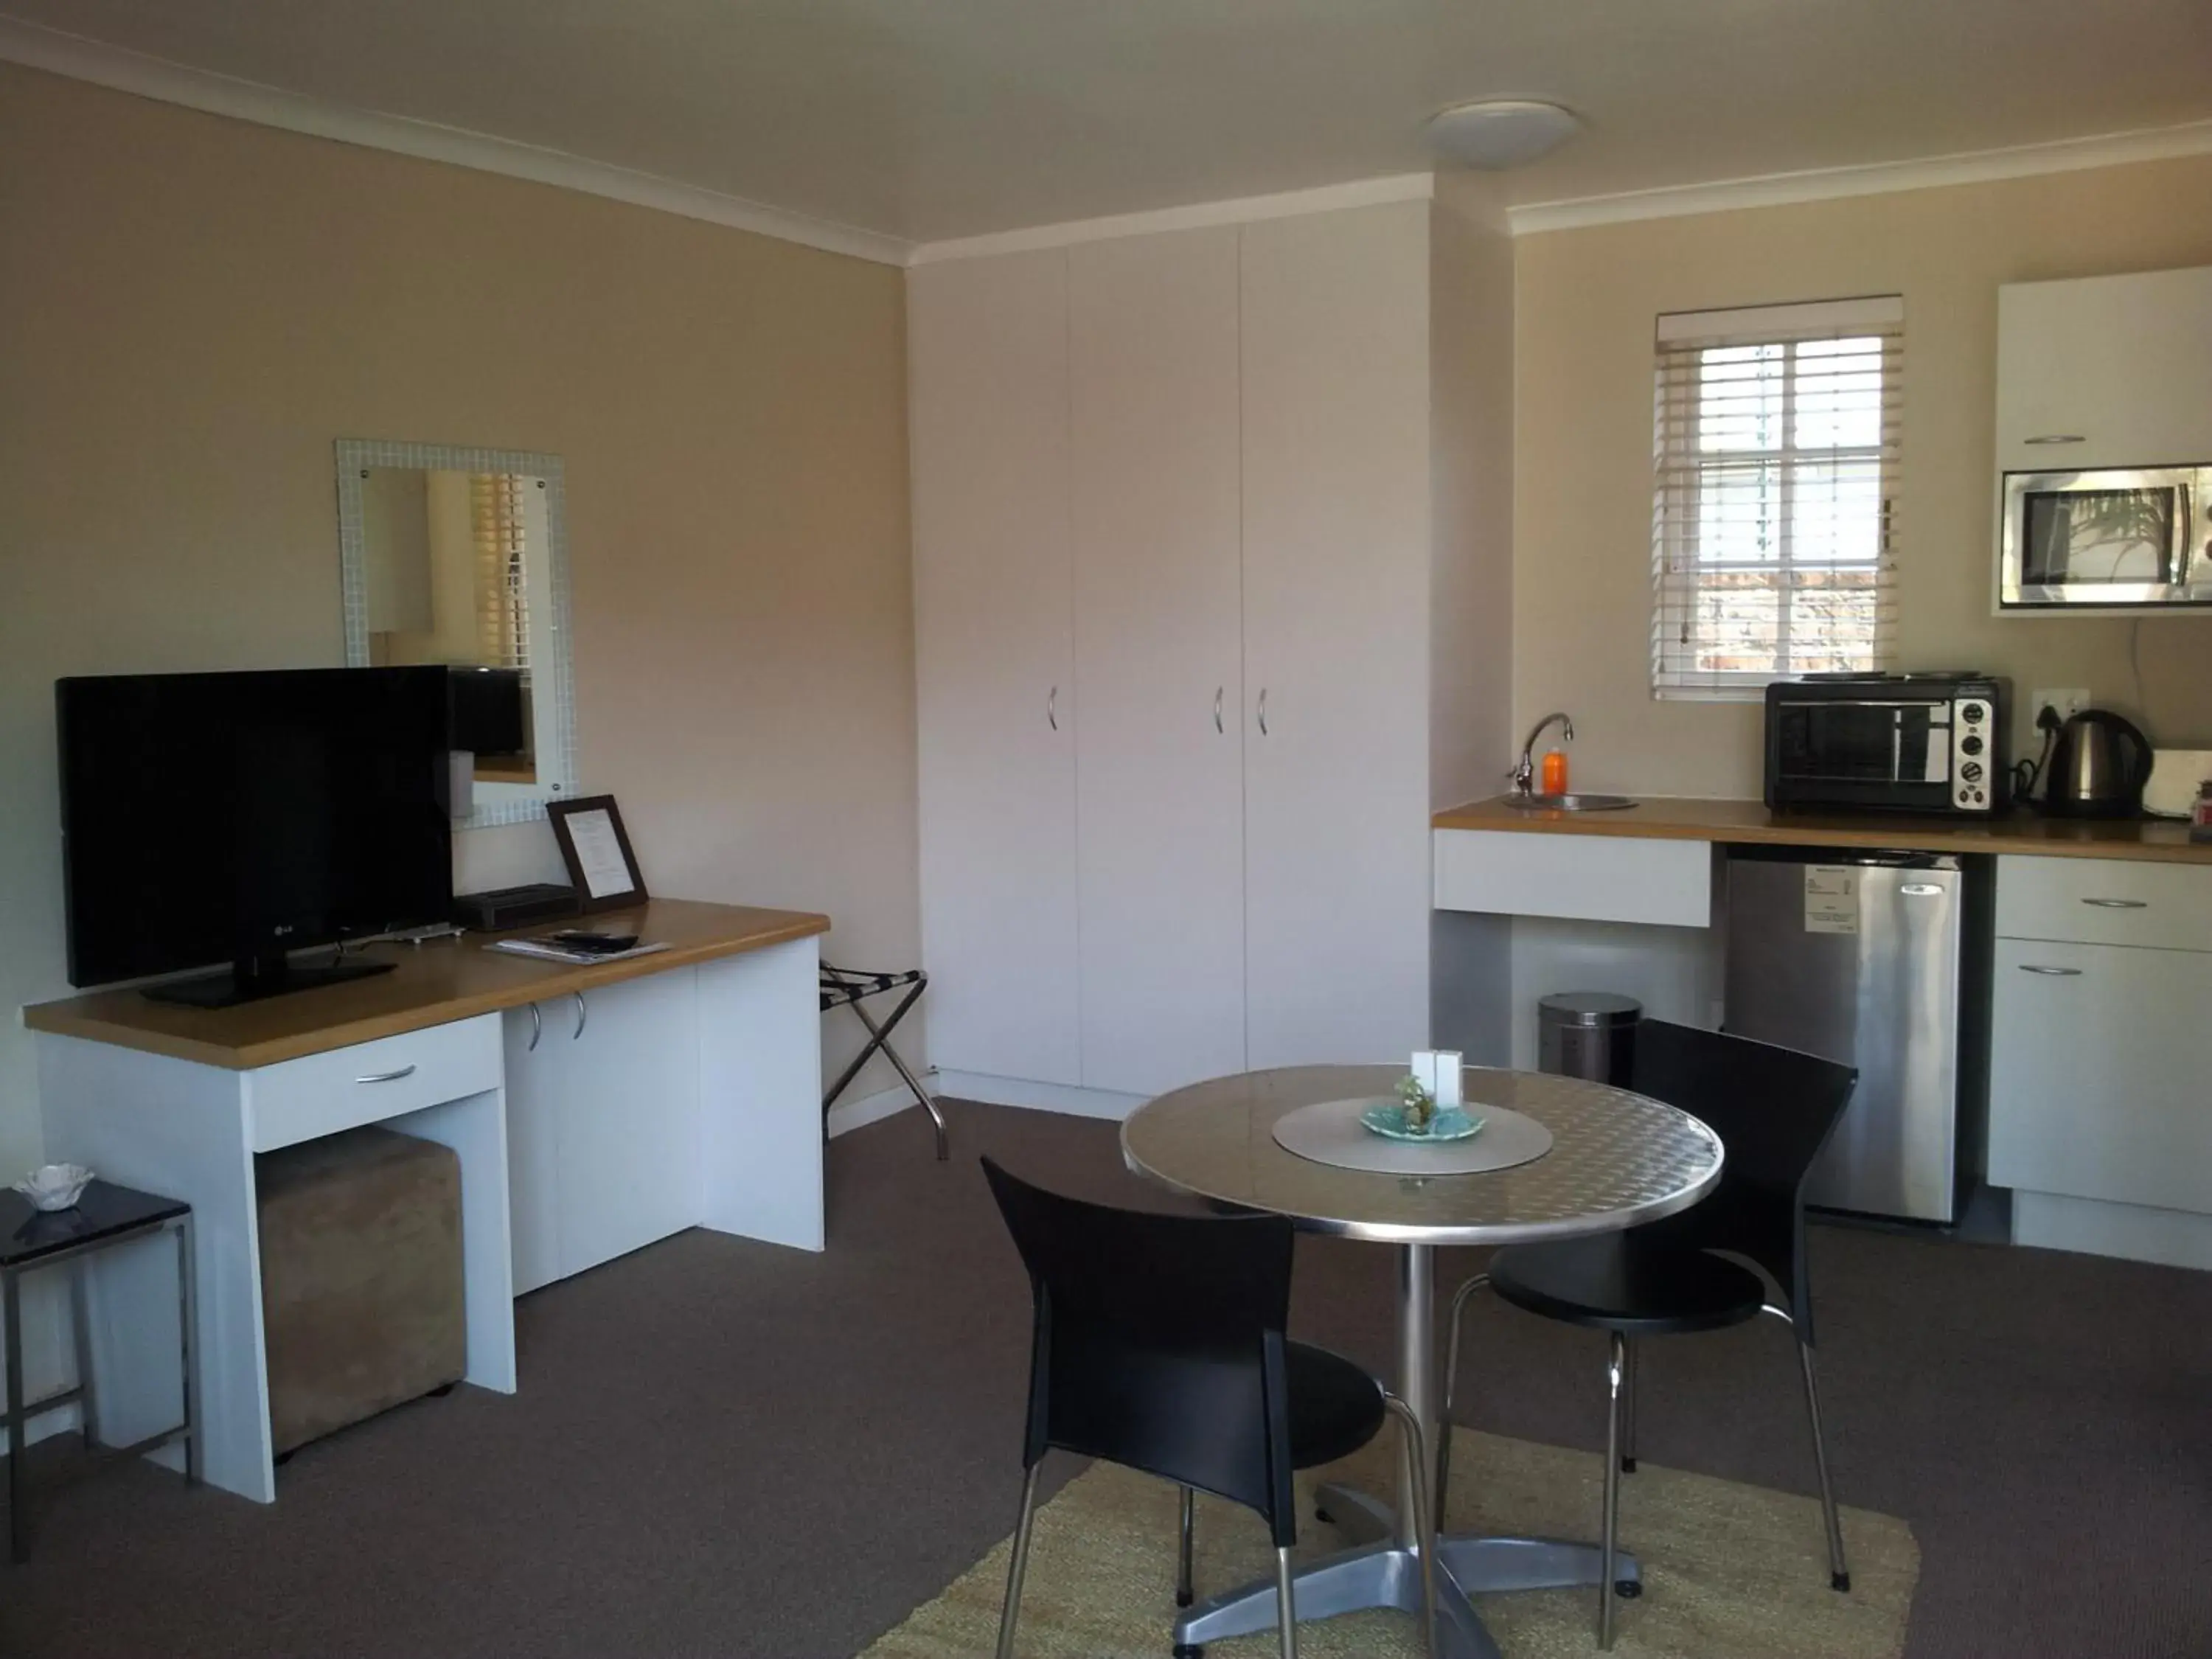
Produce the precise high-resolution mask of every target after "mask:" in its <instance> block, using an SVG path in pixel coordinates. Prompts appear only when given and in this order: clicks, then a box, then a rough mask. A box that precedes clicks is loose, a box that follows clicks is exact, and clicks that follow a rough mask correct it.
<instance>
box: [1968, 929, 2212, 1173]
mask: <svg viewBox="0 0 2212 1659" xmlns="http://www.w3.org/2000/svg"><path fill="white" fill-rule="evenodd" d="M2208 1007H2212V955H2207V954H2203V953H2199V952H2197V951H2148V950H2137V949H2133V948H2130V947H2129V946H2126V945H2061V944H2048V943H2044V942H2041V941H2038V940H2032V939H1999V940H1998V941H1997V945H1996V1006H1995V1016H1996V1018H1995V1030H1994V1036H1993V1040H1992V1042H1991V1055H1990V1157H1989V1178H1990V1182H1991V1183H1992V1184H1994V1185H1996V1186H2001V1187H2015V1188H2024V1189H2026V1190H2028V1191H2031V1192H2040V1193H2059V1194H2068V1195H2069V1196H2073V1197H2077V1198H2090V1199H2102V1200H2108V1201H2111V1202H2115V1203H2121V1204H2142V1205H2151V1206H2156V1207H2159V1208H2162V1209H2169V1210H2194V1211H2197V1212H2204V1213H2212V1091H2208V1090H2207V1088H2206V1086H2205V1079H2206V1078H2207V1077H2208V1076H2212V1024H2208V1023H2207V1021H2206V1019H2205V1017H2204V1011H2205V1010H2206V1009H2207V1008H2208Z"/></svg>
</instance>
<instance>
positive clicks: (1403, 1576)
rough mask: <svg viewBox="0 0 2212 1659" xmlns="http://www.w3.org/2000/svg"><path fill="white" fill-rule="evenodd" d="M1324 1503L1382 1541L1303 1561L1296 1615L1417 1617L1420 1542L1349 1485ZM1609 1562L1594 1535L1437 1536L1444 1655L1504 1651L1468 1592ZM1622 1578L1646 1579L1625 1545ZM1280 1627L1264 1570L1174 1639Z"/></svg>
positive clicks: (1491, 1658) (1573, 1583)
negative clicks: (1381, 1612)
mask: <svg viewBox="0 0 2212 1659" xmlns="http://www.w3.org/2000/svg"><path fill="white" fill-rule="evenodd" d="M1319 1498H1320V1500H1321V1508H1322V1510H1323V1511H1324V1512H1325V1513H1326V1514H1328V1516H1330V1517H1331V1518H1332V1519H1333V1520H1334V1521H1335V1522H1337V1523H1338V1524H1339V1525H1340V1526H1342V1527H1344V1528H1347V1529H1349V1530H1352V1531H1353V1532H1355V1533H1363V1532H1370V1531H1371V1532H1377V1533H1379V1534H1381V1536H1380V1539H1379V1541H1376V1542H1374V1543H1370V1544H1364V1545H1361V1546H1359V1547H1355V1548H1352V1549H1348V1550H1343V1551H1340V1552H1339V1553H1336V1554H1334V1555H1327V1556H1323V1557H1322V1559H1320V1560H1318V1561H1316V1562H1313V1563H1312V1564H1311V1565H1308V1566H1304V1567H1301V1568H1300V1569H1298V1571H1297V1573H1296V1574H1294V1575H1293V1576H1292V1578H1291V1600H1292V1601H1293V1603H1294V1604H1295V1605H1296V1607H1297V1615H1298V1622H1299V1623H1300V1624H1305V1623H1308V1622H1310V1621H1311V1620H1317V1619H1334V1618H1335V1617H1336V1616H1337V1615H1338V1614H1339V1613H1358V1612H1361V1611H1364V1610H1365V1609H1367V1608H1370V1607H1393V1608H1395V1609H1397V1610H1398V1611H1399V1612H1401V1613H1409V1614H1411V1615H1412V1616H1413V1617H1414V1618H1415V1619H1419V1617H1420V1613H1421V1565H1420V1559H1419V1557H1418V1556H1416V1555H1415V1554H1414V1553H1413V1551H1411V1550H1409V1549H1407V1548H1404V1547H1401V1546H1400V1545H1398V1544H1396V1543H1395V1542H1393V1541H1391V1538H1390V1534H1391V1533H1392V1532H1393V1531H1394V1530H1395V1526H1396V1517H1395V1516H1394V1515H1393V1513H1392V1512H1391V1510H1390V1509H1389V1505H1387V1504H1382V1503H1379V1502H1377V1501H1376V1499H1375V1498H1370V1497H1369V1496H1368V1495H1367V1494H1366V1493H1365V1492H1360V1491H1358V1490H1357V1489H1356V1488H1353V1487H1350V1486H1323V1487H1322V1489H1321V1492H1320V1493H1319ZM1602 1567H1603V1559H1602V1551H1601V1548H1600V1547H1599V1546H1598V1545H1595V1544H1583V1543H1577V1542H1574V1541H1571V1540H1567V1539H1559V1538H1475V1537H1468V1536H1462V1537H1456V1538H1455V1537H1450V1536H1446V1537H1443V1538H1441V1539H1439V1540H1437V1659H1499V1656H1498V1644H1497V1643H1495V1642H1493V1641H1492V1639H1491V1638H1490V1632H1488V1631H1486V1630H1485V1629H1484V1628H1483V1627H1482V1620H1481V1619H1480V1617H1478V1616H1477V1615H1476V1613H1475V1611H1474V1607H1473V1606H1472V1605H1471V1604H1470V1602H1469V1601H1468V1598H1469V1597H1470V1596H1475V1595H1488V1594H1493V1593H1496V1592H1499V1591H1504V1590H1533V1589H1573V1588H1577V1587H1587V1586H1593V1585H1595V1583H1597V1582H1598V1577H1599V1574H1600V1572H1601V1570H1602ZM1613 1577H1614V1580H1615V1582H1617V1583H1642V1582H1643V1577H1644V1575H1643V1571H1642V1569H1641V1568H1639V1567H1638V1565H1637V1561H1636V1558H1635V1557H1634V1556H1632V1555H1631V1554H1628V1553H1626V1552H1625V1551H1618V1552H1616V1553H1614V1556H1613ZM1274 1628H1275V1584H1274V1581H1273V1579H1272V1578H1269V1579H1261V1580H1260V1581H1258V1582H1256V1583H1251V1584H1248V1585H1245V1586H1244V1587H1243V1589H1235V1590H1231V1591H1230V1592H1229V1593H1228V1594H1227V1595H1217V1596H1215V1597H1214V1598H1213V1599H1212V1601H1205V1602H1201V1603H1200V1605H1199V1606H1197V1607H1193V1608H1191V1609H1190V1610H1189V1611H1188V1613H1183V1614H1182V1616H1180V1617H1179V1618H1177V1619H1176V1623H1175V1641H1176V1646H1177V1647H1179V1648H1182V1647H1196V1646H1199V1645H1200V1644H1204V1643H1207V1642H1216V1641H1220V1640H1223V1639H1224V1638H1228V1637H1231V1636H1246V1635H1249V1634H1251V1633H1252V1632H1255V1631H1271V1630H1273V1629H1274Z"/></svg>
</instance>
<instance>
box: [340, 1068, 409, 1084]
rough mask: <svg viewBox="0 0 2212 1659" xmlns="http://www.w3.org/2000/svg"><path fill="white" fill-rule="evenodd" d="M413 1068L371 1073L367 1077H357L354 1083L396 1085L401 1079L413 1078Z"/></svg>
mask: <svg viewBox="0 0 2212 1659" xmlns="http://www.w3.org/2000/svg"><path fill="white" fill-rule="evenodd" d="M414 1075H415V1068H414V1067H413V1066H401V1067H400V1068H399V1069H398V1071H396V1072H371V1073H369V1074H368V1076H367V1077H357V1078H356V1079H354V1081H355V1082H356V1083H397V1082H398V1081H399V1079H401V1078H403V1077H413V1076H414Z"/></svg>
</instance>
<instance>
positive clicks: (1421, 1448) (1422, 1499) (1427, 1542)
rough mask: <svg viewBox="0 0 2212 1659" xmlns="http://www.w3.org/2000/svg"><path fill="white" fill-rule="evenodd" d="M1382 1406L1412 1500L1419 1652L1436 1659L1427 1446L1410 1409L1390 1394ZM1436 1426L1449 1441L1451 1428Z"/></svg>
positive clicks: (1434, 1536) (1434, 1533)
mask: <svg viewBox="0 0 2212 1659" xmlns="http://www.w3.org/2000/svg"><path fill="white" fill-rule="evenodd" d="M1383 1405H1384V1406H1386V1407H1388V1408H1389V1410H1390V1411H1391V1412H1392V1413H1395V1415H1396V1417H1397V1419H1398V1450H1399V1454H1400V1455H1401V1456H1402V1457H1403V1458H1404V1459H1405V1468H1406V1489H1407V1491H1408V1492H1411V1493H1412V1494H1413V1515H1414V1517H1415V1524H1414V1528H1413V1535H1414V1540H1415V1542H1416V1543H1417V1545H1418V1547H1419V1550H1420V1553H1421V1636H1422V1639H1423V1641H1424V1642H1425V1644H1426V1645H1425V1648H1424V1649H1423V1651H1424V1652H1425V1653H1426V1654H1427V1655H1428V1656H1429V1659H1437V1526H1436V1522H1435V1521H1434V1520H1433V1519H1432V1518H1431V1517H1433V1516H1436V1515H1437V1513H1438V1512H1439V1508H1440V1506H1439V1505H1437V1504H1435V1503H1433V1502H1432V1501H1431V1498H1430V1497H1429V1475H1428V1470H1429V1456H1428V1443H1427V1441H1426V1439H1425V1437H1424V1436H1423V1435H1422V1433H1421V1419H1419V1418H1418V1417H1415V1416H1414V1415H1413V1407H1410V1406H1408V1405H1407V1403H1406V1402H1405V1401H1402V1400H1401V1399H1399V1398H1398V1396H1397V1395H1394V1394H1385V1395H1383ZM1440 1426H1441V1429H1442V1431H1443V1434H1444V1435H1445V1436H1446V1437H1449V1435H1450V1434H1451V1425H1450V1424H1449V1423H1444V1424H1443V1425H1440Z"/></svg>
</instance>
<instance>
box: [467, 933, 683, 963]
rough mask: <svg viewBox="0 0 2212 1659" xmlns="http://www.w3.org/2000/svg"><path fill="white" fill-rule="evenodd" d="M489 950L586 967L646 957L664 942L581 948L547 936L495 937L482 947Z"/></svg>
mask: <svg viewBox="0 0 2212 1659" xmlns="http://www.w3.org/2000/svg"><path fill="white" fill-rule="evenodd" d="M484 948H485V949H486V950H488V951H506V952H507V954H508V955H509V956H516V957H538V958H539V959H540V960H542V961H545V962H565V963H570V964H571V965H573V966H574V967H579V968H588V967H590V966H592V964H593V963H600V962H628V961H629V959H630V958H631V957H649V956H652V955H653V953H654V952H656V951H665V950H666V949H667V948H668V946H667V945H665V944H659V945H631V946H630V947H629V950H627V951H583V950H579V949H577V948H576V947H575V946H574V945H562V944H559V943H557V942H556V941H555V940H552V939H495V940H493V941H492V942H491V943H490V944H489V945H486V946H485V947H484Z"/></svg>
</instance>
